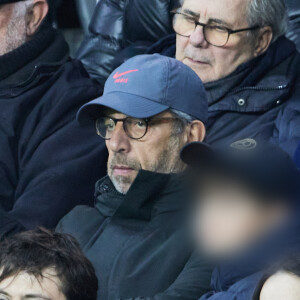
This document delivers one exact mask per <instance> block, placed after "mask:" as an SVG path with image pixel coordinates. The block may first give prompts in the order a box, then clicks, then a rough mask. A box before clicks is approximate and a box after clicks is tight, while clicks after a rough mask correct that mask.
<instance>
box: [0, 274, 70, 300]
mask: <svg viewBox="0 0 300 300" xmlns="http://www.w3.org/2000/svg"><path fill="white" fill-rule="evenodd" d="M43 275H44V277H43V278H40V279H39V280H38V279H37V278H35V277H34V276H31V275H29V274H27V273H20V274H19V275H17V276H15V277H9V278H7V279H5V280H4V281H2V282H1V283H0V300H26V299H28V300H29V299H36V300H66V297H65V296H64V295H63V294H62V293H61V291H60V286H61V282H60V281H59V279H58V277H57V276H56V274H55V272H54V271H53V270H51V269H48V270H45V272H44V274H43Z"/></svg>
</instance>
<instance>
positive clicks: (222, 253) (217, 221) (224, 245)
mask: <svg viewBox="0 0 300 300" xmlns="http://www.w3.org/2000/svg"><path fill="white" fill-rule="evenodd" d="M197 200H198V201H197V206H196V209H195V213H194V228H195V232H196V236H197V240H198V243H199V245H200V247H202V248H203V249H204V251H205V252H206V253H207V254H208V255H211V256H212V257H213V258H216V259H225V258H227V257H231V256H233V255H234V254H235V253H239V252H240V251H242V250H243V249H245V248H247V247H249V246H251V244H252V243H255V242H256V241H257V240H258V239H259V238H260V237H261V236H263V235H264V234H266V233H267V232H268V231H269V230H270V229H271V228H273V227H274V226H275V225H276V223H277V222H279V220H281V217H282V216H281V215H282V214H283V212H282V211H281V210H280V209H279V208H278V207H277V206H276V205H274V206H273V205H263V204H260V203H262V201H261V200H260V199H259V198H258V196H257V195H256V194H255V193H254V192H253V191H251V189H249V188H246V187H244V186H243V185H242V184H240V183H238V182H236V181H234V180H230V179H228V178H226V177H220V178H218V177H212V178H210V179H209V180H208V179H207V182H205V183H204V185H203V188H202V191H201V192H200V191H199V193H198V195H197Z"/></svg>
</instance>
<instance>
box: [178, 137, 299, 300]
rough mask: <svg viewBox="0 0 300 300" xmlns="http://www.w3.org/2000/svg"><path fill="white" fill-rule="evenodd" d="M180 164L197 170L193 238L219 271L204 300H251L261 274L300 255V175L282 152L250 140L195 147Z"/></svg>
mask: <svg viewBox="0 0 300 300" xmlns="http://www.w3.org/2000/svg"><path fill="white" fill-rule="evenodd" d="M182 159H183V160H184V161H185V162H186V163H187V164H189V165H190V166H191V168H192V171H191V172H192V173H191V176H192V177H191V180H192V182H193V190H194V194H195V200H196V201H195V206H194V209H193V222H192V223H193V224H194V230H195V235H196V237H197V240H198V242H199V246H200V248H201V250H202V252H204V253H206V254H207V255H208V256H209V257H211V258H212V259H213V260H215V261H216V263H217V268H216V269H215V271H214V272H213V276H212V282H211V287H212V292H210V293H208V294H207V295H205V296H203V297H202V298H201V300H205V299H209V300H219V299H220V300H248V299H251V298H252V296H253V294H254V290H255V288H256V286H257V284H258V282H259V280H260V278H261V277H262V273H263V271H264V270H265V269H266V268H268V267H269V266H270V265H271V264H274V263H276V262H277V261H279V260H280V259H282V258H283V257H285V256H286V255H289V254H292V253H294V252H295V251H297V252H298V251H299V250H300V248H299V247H300V238H299V232H300V227H299V224H300V223H299V182H300V174H299V171H298V170H297V169H296V167H295V165H294V164H293V162H292V160H291V158H290V157H289V155H288V154H287V153H285V152H283V151H282V150H281V149H280V148H278V147H276V146H274V145H272V144H269V143H266V142H258V141H256V140H252V139H247V140H242V141H237V142H235V143H233V144H232V145H230V146H228V147H222V148H218V147H214V148H210V147H209V146H207V145H206V144H201V143H194V144H191V145H189V146H187V147H186V148H185V149H184V150H183V152H182ZM278 299H279V298H278ZM280 299H285V300H286V299H287V298H285V297H283V298H280ZM273 300H274V299H273Z"/></svg>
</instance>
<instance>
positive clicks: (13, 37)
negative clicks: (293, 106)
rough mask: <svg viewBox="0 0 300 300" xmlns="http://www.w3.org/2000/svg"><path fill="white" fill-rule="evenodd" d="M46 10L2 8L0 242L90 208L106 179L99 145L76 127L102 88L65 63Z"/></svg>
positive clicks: (37, 0) (8, 0)
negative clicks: (79, 208)
mask: <svg viewBox="0 0 300 300" xmlns="http://www.w3.org/2000/svg"><path fill="white" fill-rule="evenodd" d="M55 1H56V0H55ZM49 5H51V4H49V3H48V1H47V0H24V1H18V0H0V145H1V147H0V240H1V239H2V238H4V237H5V236H7V235H12V234H14V233H16V232H19V231H23V230H29V229H33V228H35V227H37V226H44V227H47V228H55V227H56V225H57V223H58V222H59V220H60V219H61V218H62V217H63V216H64V215H65V214H66V213H68V212H69V211H70V210H71V209H72V208H74V207H75V206H76V205H78V204H89V205H92V204H93V202H92V201H90V200H87V199H89V198H88V196H89V195H90V194H91V193H92V192H93V189H94V183H95V180H97V179H98V178H100V177H102V176H103V175H104V174H105V171H106V170H105V169H106V168H105V165H106V157H107V153H106V151H105V146H104V143H100V142H99V140H98V139H97V138H96V137H93V136H92V137H89V133H90V132H91V131H90V129H88V128H84V127H82V128H79V126H78V125H77V123H76V121H75V117H76V113H77V111H78V109H79V108H80V107H81V106H82V105H83V104H85V103H87V102H88V101H90V100H91V99H94V98H95V97H98V95H99V94H100V93H101V92H102V88H100V87H99V86H98V84H95V83H94V82H93V81H92V80H91V79H90V78H89V76H88V74H87V73H86V71H85V70H84V68H83V66H82V64H81V63H80V62H79V61H76V60H72V59H71V58H70V57H69V47H68V45H67V43H66V41H65V39H64V37H63V35H62V33H61V32H59V31H58V30H57V29H55V28H53V27H52V23H51V20H50V17H49V15H50V14H51V12H49ZM101 151H102V153H103V155H102V159H101V155H99V152H101ZM79 182H80V183H81V184H79Z"/></svg>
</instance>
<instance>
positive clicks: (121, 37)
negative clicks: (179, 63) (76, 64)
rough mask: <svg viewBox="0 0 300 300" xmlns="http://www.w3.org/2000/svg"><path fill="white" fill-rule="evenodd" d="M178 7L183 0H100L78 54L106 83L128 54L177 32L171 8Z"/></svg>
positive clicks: (144, 48)
mask: <svg viewBox="0 0 300 300" xmlns="http://www.w3.org/2000/svg"><path fill="white" fill-rule="evenodd" d="M178 7H179V0H147V1H145V0H100V1H99V2H98V5H97V7H96V9H95V12H94V16H93V18H92V20H91V23H90V26H89V34H88V35H87V37H86V38H85V40H84V41H83V43H82V45H81V47H80V49H79V50H78V53H77V58H79V59H80V60H81V61H82V62H83V64H84V65H85V67H86V69H87V71H88V72H89V73H90V75H91V76H92V77H94V78H96V79H97V80H98V81H99V82H100V83H101V84H102V85H103V86H104V83H105V81H106V79H107V78H108V76H109V75H110V73H111V72H112V71H113V70H114V69H115V68H116V67H117V66H119V65H120V64H121V63H123V62H124V61H125V60H126V59H127V58H130V57H133V56H135V55H138V54H142V53H144V52H145V51H146V49H147V48H148V47H149V46H150V45H152V44H153V43H155V42H156V41H158V40H159V39H161V38H162V37H164V36H166V35H168V34H170V33H172V32H173V30H172V17H171V14H170V11H171V10H173V9H175V8H178Z"/></svg>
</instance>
